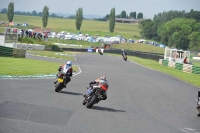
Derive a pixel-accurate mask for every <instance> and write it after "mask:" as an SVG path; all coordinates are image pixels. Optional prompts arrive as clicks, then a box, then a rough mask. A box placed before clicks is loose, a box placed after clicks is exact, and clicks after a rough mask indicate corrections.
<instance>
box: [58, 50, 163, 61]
mask: <svg viewBox="0 0 200 133" xmlns="http://www.w3.org/2000/svg"><path fill="white" fill-rule="evenodd" d="M62 49H63V50H65V51H76V52H88V49H87V48H62ZM93 52H95V49H93ZM103 52H104V53H113V54H120V55H121V54H122V50H121V49H104V51H103ZM126 53H127V55H128V56H137V57H140V58H145V59H152V60H157V61H158V60H159V59H162V58H164V55H162V54H154V53H147V52H140V51H130V50H126Z"/></svg>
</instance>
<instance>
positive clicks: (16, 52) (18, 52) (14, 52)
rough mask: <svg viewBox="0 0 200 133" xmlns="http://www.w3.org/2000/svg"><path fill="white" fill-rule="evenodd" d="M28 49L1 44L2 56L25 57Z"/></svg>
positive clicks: (0, 53)
mask: <svg viewBox="0 0 200 133" xmlns="http://www.w3.org/2000/svg"><path fill="white" fill-rule="evenodd" d="M25 54H26V50H23V49H16V48H10V47H5V46H0V56H4V57H17V58H25Z"/></svg>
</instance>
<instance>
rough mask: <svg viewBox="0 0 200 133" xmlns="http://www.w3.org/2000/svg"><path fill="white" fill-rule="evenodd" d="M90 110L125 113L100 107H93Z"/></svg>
mask: <svg viewBox="0 0 200 133" xmlns="http://www.w3.org/2000/svg"><path fill="white" fill-rule="evenodd" d="M91 109H95V110H101V111H109V112H126V111H124V110H116V109H112V108H107V107H101V106H93V107H92V108H91Z"/></svg>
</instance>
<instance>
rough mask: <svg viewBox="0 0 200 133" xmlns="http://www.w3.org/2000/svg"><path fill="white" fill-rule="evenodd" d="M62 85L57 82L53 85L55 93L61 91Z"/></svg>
mask: <svg viewBox="0 0 200 133" xmlns="http://www.w3.org/2000/svg"><path fill="white" fill-rule="evenodd" d="M62 84H63V83H60V82H57V83H56V85H55V92H59V91H61V90H62V89H63V85H62Z"/></svg>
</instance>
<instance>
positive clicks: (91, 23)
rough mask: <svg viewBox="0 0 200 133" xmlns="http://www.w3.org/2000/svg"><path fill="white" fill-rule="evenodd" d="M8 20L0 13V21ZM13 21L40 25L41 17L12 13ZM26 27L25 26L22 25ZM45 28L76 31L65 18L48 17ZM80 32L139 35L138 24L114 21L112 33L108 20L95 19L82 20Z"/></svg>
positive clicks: (69, 20)
mask: <svg viewBox="0 0 200 133" xmlns="http://www.w3.org/2000/svg"><path fill="white" fill-rule="evenodd" d="M1 21H4V22H8V18H7V16H6V14H0V22H1ZM13 22H15V23H24V22H27V23H28V24H29V25H31V27H32V26H38V27H42V17H38V16H23V15H14V18H13ZM24 28H27V27H24ZM47 28H51V29H52V30H54V31H56V32H60V31H67V32H73V33H77V32H79V31H77V30H76V27H75V20H74V19H66V18H51V17H49V18H48V24H47ZM80 31H81V32H82V33H84V34H86V33H88V34H91V35H92V36H94V35H95V34H99V35H100V36H105V35H110V36H115V35H122V36H124V37H126V38H133V39H134V36H140V34H139V33H140V29H139V26H138V24H133V23H131V24H126V23H116V24H115V31H114V33H110V32H109V22H108V21H106V22H105V21H95V20H83V22H82V26H81V30H80Z"/></svg>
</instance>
